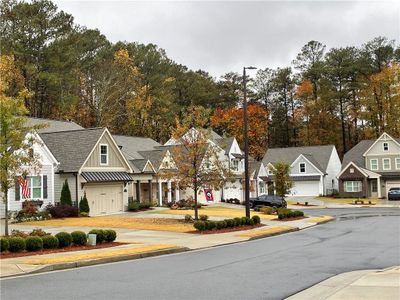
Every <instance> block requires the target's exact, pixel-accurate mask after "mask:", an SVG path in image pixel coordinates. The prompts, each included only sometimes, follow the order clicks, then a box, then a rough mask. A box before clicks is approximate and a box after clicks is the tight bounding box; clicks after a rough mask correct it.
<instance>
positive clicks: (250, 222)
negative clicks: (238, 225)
mask: <svg viewBox="0 0 400 300" xmlns="http://www.w3.org/2000/svg"><path fill="white" fill-rule="evenodd" d="M247 225H250V226H254V220H253V219H250V218H249V220H248V223H247Z"/></svg>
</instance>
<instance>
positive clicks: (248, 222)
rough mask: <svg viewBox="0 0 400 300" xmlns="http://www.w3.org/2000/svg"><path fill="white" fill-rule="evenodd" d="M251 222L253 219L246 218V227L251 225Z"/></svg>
mask: <svg viewBox="0 0 400 300" xmlns="http://www.w3.org/2000/svg"><path fill="white" fill-rule="evenodd" d="M250 221H251V219H250V218H249V217H246V225H250ZM253 225H254V223H253Z"/></svg>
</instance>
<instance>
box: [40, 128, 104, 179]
mask: <svg viewBox="0 0 400 300" xmlns="http://www.w3.org/2000/svg"><path fill="white" fill-rule="evenodd" d="M105 130H106V129H104V128H91V129H80V130H70V131H60V132H47V133H40V134H39V136H40V138H41V139H42V140H43V142H44V143H45V144H46V146H47V147H48V148H49V150H50V152H51V153H52V154H53V155H54V157H55V158H56V159H57V160H58V161H59V162H60V166H59V170H62V171H64V172H78V171H79V169H80V168H81V167H82V165H83V163H84V162H85V161H86V159H87V157H88V156H89V154H90V152H91V151H92V149H93V147H94V146H95V145H96V143H97V141H98V140H99V139H100V137H101V136H102V134H103V133H104V131H105Z"/></svg>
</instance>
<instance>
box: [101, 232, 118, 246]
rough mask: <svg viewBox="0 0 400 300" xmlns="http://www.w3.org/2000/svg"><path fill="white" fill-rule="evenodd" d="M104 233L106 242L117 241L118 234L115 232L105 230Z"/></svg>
mask: <svg viewBox="0 0 400 300" xmlns="http://www.w3.org/2000/svg"><path fill="white" fill-rule="evenodd" d="M103 233H104V240H105V241H106V242H107V243H111V242H114V241H115V239H116V238H117V233H116V232H115V230H112V229H107V230H103Z"/></svg>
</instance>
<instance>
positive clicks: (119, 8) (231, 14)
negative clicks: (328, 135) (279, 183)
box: [54, 0, 400, 77]
mask: <svg viewBox="0 0 400 300" xmlns="http://www.w3.org/2000/svg"><path fill="white" fill-rule="evenodd" d="M54 2H55V3H56V4H57V6H58V7H59V8H60V9H62V10H64V11H66V12H68V13H70V14H72V15H73V16H74V18H75V22H76V23H77V24H80V25H84V26H86V27H88V28H98V29H99V30H100V31H101V33H103V34H105V35H106V37H107V38H108V39H109V40H110V41H112V42H117V41H119V40H125V41H130V42H133V41H138V42H141V43H154V44H157V45H158V46H159V47H161V48H163V49H165V50H166V52H167V55H168V57H170V58H171V59H173V60H174V61H176V62H178V63H181V64H184V65H186V66H188V67H189V68H191V69H194V70H197V69H203V70H205V71H208V72H209V73H210V74H211V75H213V76H215V77H219V76H220V75H222V74H224V73H227V72H229V71H235V72H241V70H242V68H243V66H248V65H254V66H256V67H258V68H265V67H270V68H276V67H284V66H288V65H289V64H290V63H291V61H292V60H293V59H294V58H295V56H296V55H297V53H298V52H299V51H300V49H301V47H302V46H303V45H304V44H306V43H307V42H308V41H310V40H318V41H320V42H322V43H324V44H325V45H327V47H328V48H330V47H339V46H348V45H354V46H359V45H361V44H363V43H365V42H366V41H369V40H371V39H373V38H374V37H376V36H379V35H381V36H386V37H388V38H389V39H394V40H396V44H398V43H399V41H400V38H399V37H400V4H399V3H400V1H352V2H350V1H281V2H271V1H261V2H249V1H243V2H239V1H235V2H227V1H223V2H216V1H207V2H205V1H204V2H203V1H202V2H192V1H190V2H189V1H180V2H169V1H161V2H149V1H146V2H138V1H71V0H68V1H59V0H57V1H54Z"/></svg>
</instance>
